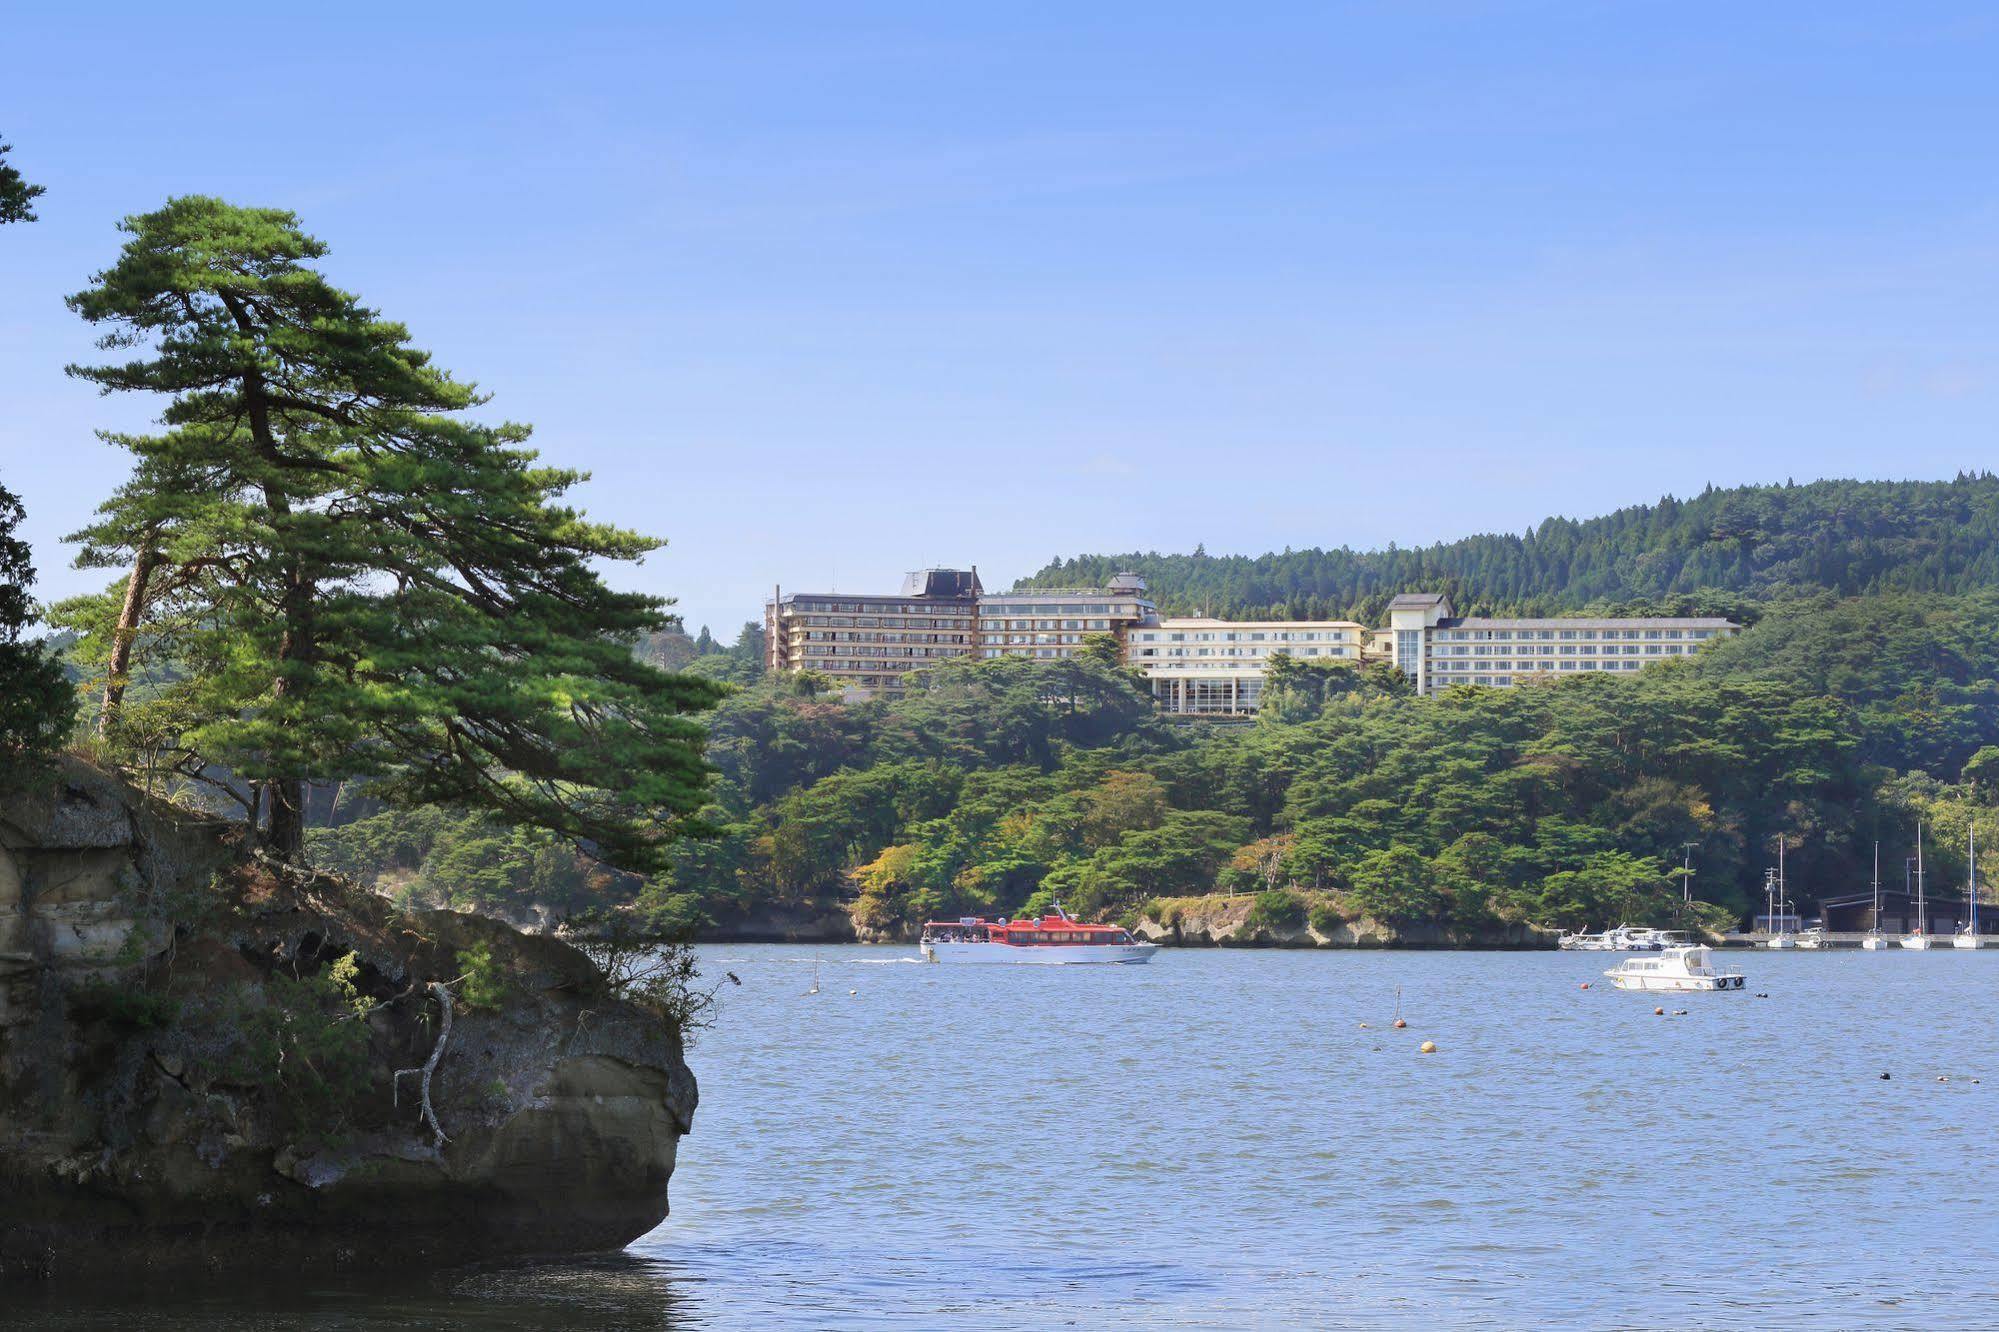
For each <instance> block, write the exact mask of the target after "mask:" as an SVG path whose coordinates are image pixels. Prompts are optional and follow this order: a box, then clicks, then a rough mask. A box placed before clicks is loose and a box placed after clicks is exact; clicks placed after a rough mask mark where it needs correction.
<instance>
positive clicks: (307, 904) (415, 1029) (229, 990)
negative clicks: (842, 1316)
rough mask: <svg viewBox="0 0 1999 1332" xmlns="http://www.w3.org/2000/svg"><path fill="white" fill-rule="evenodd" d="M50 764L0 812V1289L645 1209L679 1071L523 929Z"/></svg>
mask: <svg viewBox="0 0 1999 1332" xmlns="http://www.w3.org/2000/svg"><path fill="white" fill-rule="evenodd" d="M237 835H238V830H237V829H236V828H235V827H234V826H233V825H225V824H221V823H216V822H209V821H205V820H201V819H198V818H193V817H190V816H188V815H186V814H185V813H183V812H181V811H178V810H174V809H170V808H167V807H164V806H162V805H160V804H158V803H156V802H151V801H148V800H145V799H143V798H141V797H139V796H138V795H137V794H136V793H134V792H133V791H131V790H130V789H129V788H128V787H125V786H124V785H123V784H121V783H119V782H118V781H116V780H114V779H112V778H110V777H108V776H106V775H105V774H103V773H100V772H97V771H95V770H93V769H91V768H88V767H87V766H84V765H82V764H79V763H74V762H70V763H66V764H65V765H64V767H63V768H62V770H61V772H60V774H59V775H58V778H57V779H56V780H55V781H54V782H53V783H52V784H51V785H49V786H47V787H46V788H45V789H42V790H40V791H37V792H33V793H31V794H29V795H26V796H19V797H9V798H7V799H5V800H4V801H0V1278H14V1279H19V1278H23V1277H27V1278H50V1277H54V1278H62V1277H77V1276H89V1275H94V1274H99V1273H102V1274H105V1275H112V1274H116V1275H120V1276H131V1275H133V1274H135V1273H143V1272H148V1271H152V1272H162V1273H165V1272H180V1271H204V1270H206V1271H223V1270H264V1271H273V1270H293V1269H310V1268H316V1267H329V1266H332V1267H339V1266H367V1265H388V1264H394V1265H398V1266H401V1267H404V1268H408V1267H410V1266H413V1265H415V1266H421V1265H445V1264H450V1263H456V1262H465V1261H471V1260H474V1259H484V1258H492V1257H499V1256H507V1255H515V1254H527V1253H575V1252H584V1251H591V1250H603V1249H612V1248H617V1247H620V1246H622V1245H623V1244H625V1243H627V1242H629V1241H630V1240H632V1239H634V1238H636V1237H637V1236H639V1235H641V1234H644V1233H645V1232H646V1231H647V1230H650V1229H651V1228H652V1227H653V1226H655V1225H657V1224H658V1223H659V1221H660V1220H661V1219H662V1218H663V1217H664V1216H665V1215H666V1211H667V1183H668V1179H669V1178H670V1176H671V1174H672V1171H673V1165H674V1157H675V1151H676V1147H677V1144H678V1142H679V1139H680V1136H681V1135H682V1134H683V1133H685V1132H687V1131H688V1129H689V1127H690V1124H691V1122H692V1116H693V1113H694V1108H695V1101H696V1089H695V1083H694V1077H693V1074H692V1073H691V1072H690V1071H689V1069H688V1067H687V1065H686V1063H685V1062H684V1061H683V1059H682V1045H681V1038H680V1033H679V1031H678V1030H677V1029H676V1028H675V1026H674V1024H673V1023H672V1021H671V1020H670V1019H669V1018H668V1017H667V1016H665V1015H663V1014H661V1013H659V1012H656V1011H654V1010H653V1009H652V1008H650V1007H647V1006H644V1005H642V1004H639V1003H635V1002H631V1001H630V1000H628V999H626V998H622V997H620V996H619V995H617V994H616V993H613V992H612V990H611V988H610V987H609V986H608V985H607V983H606V981H605V978H604V976H603V975H602V973H601V972H600V971H599V970H598V968H597V967H595V966H594V965H593V964H592V963H591V962H590V960H589V959H588V958H586V957H585V956H583V955H582V954H581V953H579V952H577V951H576V950H575V949H574V948H572V947H570V946H569V945H567V944H565V943H562V942H560V941H559V940H556V939H553V938H548V937H545V936H544V937H537V936H531V935H525V934H522V933H520V932H519V931H517V930H514V929H512V928H511V927H509V926H507V925H504V924H500V923H498V922H495V921H491V920H486V919H482V918H479V917H474V916H468V915H461V914H457V913H453V912H446V911H418V912H408V913H403V912H398V911H397V910H396V909H395V908H394V907H393V906H392V905H391V904H390V903H389V902H388V901H386V900H385V899H383V898H381V897H378V896H376V895H374V894H372V893H368V892H365V891H363V890H360V889H358V888H355V887H353V886H352V885H350V884H348V883H346V882H344V881H342V880H340V879H337V878H332V877H329V876H325V875H317V874H310V873H304V872H299V871H294V870H287V869H283V868H281V867H277V866H273V865H269V864H266V863H263V862H261V861H259V860H256V859H254V858H252V857H249V856H246V855H244V854H243V853H242V851H241V849H240V846H239V845H238V842H237Z"/></svg>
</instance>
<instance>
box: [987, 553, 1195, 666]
mask: <svg viewBox="0 0 1999 1332" xmlns="http://www.w3.org/2000/svg"><path fill="white" fill-rule="evenodd" d="M1155 616H1156V611H1155V609H1154V607H1153V605H1152V603H1151V602H1150V601H1148V600H1146V596H1145V580H1144V579H1143V578H1140V577H1139V576H1138V575H1137V574H1118V575H1117V576H1116V577H1114V578H1112V579H1111V581H1110V584H1109V585H1108V586H1106V587H1079V588H1060V587H1052V588H1051V587H1034V588H1027V589H1025V590H1024V591H1017V592H999V593H994V594H993V595H992V596H982V597H980V598H979V601H978V618H979V642H978V651H979V655H980V656H982V657H1034V658H1037V659H1039V660H1042V661H1057V660H1060V659H1062V658H1064V657H1073V656H1075V655H1076V653H1077V652H1078V651H1080V650H1081V649H1082V646H1083V640H1084V639H1086V638H1089V637H1091V636H1092V635H1095V634H1109V635H1110V636H1111V637H1112V638H1114V639H1116V640H1117V642H1118V645H1119V647H1120V648H1122V647H1123V646H1124V643H1125V636H1126V634H1127V632H1128V631H1129V630H1130V628H1131V627H1132V626H1133V625H1135V624H1139V623H1142V622H1145V621H1149V620H1152V619H1153V618H1155Z"/></svg>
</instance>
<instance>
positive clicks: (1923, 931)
mask: <svg viewBox="0 0 1999 1332" xmlns="http://www.w3.org/2000/svg"><path fill="white" fill-rule="evenodd" d="M1929 923H1930V912H1929V903H1928V902H1927V901H1926V900H1925V899H1924V897H1923V825H1922V824H1921V823H1917V824H1916V928H1915V929H1913V930H1911V931H1909V933H1907V934H1905V935H1903V936H1902V947H1904V948H1911V949H1914V950H1915V951H1916V952H1918V953H1922V952H1927V951H1928V950H1929V947H1930V934H1929Z"/></svg>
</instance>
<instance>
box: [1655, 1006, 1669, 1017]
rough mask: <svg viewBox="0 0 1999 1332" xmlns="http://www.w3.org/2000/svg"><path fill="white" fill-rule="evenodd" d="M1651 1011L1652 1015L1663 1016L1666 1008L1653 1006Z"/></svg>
mask: <svg viewBox="0 0 1999 1332" xmlns="http://www.w3.org/2000/svg"><path fill="white" fill-rule="evenodd" d="M1652 1013H1653V1015H1654V1016H1655V1017H1664V1016H1666V1010H1665V1009H1663V1008H1655V1009H1653V1010H1652Z"/></svg>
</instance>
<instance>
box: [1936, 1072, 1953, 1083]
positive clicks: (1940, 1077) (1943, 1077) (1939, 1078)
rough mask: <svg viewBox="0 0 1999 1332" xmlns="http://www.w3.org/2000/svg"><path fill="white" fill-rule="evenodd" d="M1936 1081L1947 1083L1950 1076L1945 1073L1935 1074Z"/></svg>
mask: <svg viewBox="0 0 1999 1332" xmlns="http://www.w3.org/2000/svg"><path fill="white" fill-rule="evenodd" d="M1937 1081H1938V1082H1949V1081H1950V1075H1949V1074H1947V1073H1939V1074H1937Z"/></svg>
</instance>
